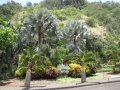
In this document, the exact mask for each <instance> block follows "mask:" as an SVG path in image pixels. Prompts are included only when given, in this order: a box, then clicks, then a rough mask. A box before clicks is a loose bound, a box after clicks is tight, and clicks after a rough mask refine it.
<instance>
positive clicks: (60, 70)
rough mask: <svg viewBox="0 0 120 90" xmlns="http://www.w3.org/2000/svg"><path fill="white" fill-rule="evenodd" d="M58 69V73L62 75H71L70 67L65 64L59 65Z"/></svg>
mask: <svg viewBox="0 0 120 90" xmlns="http://www.w3.org/2000/svg"><path fill="white" fill-rule="evenodd" d="M57 69H58V73H59V74H60V75H67V74H68V73H69V67H68V65H65V64H59V65H58V66H57Z"/></svg>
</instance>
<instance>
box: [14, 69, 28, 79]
mask: <svg viewBox="0 0 120 90" xmlns="http://www.w3.org/2000/svg"><path fill="white" fill-rule="evenodd" d="M27 69H28V67H21V68H18V69H17V70H16V71H15V76H16V77H19V78H24V77H25V75H26V72H27Z"/></svg>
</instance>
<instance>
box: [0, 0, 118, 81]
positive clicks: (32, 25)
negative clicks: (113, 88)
mask: <svg viewBox="0 0 120 90" xmlns="http://www.w3.org/2000/svg"><path fill="white" fill-rule="evenodd" d="M119 16H120V4H119V3H116V2H105V3H102V2H94V3H89V2H87V1H86V0H44V1H42V2H40V3H39V4H38V3H34V4H32V3H31V2H27V3H26V6H21V5H20V4H19V3H17V2H15V1H13V0H12V1H11V2H7V4H3V5H0V62H1V63H0V77H1V78H3V79H4V78H6V76H8V75H12V76H14V75H15V76H17V77H19V78H24V77H25V73H26V71H27V68H28V66H32V72H31V74H32V78H33V79H38V78H56V77H58V76H59V75H68V76H71V77H81V71H82V67H84V68H85V70H86V74H87V75H91V74H93V73H96V71H97V69H96V67H103V66H101V64H102V65H103V64H105V65H106V66H109V67H112V68H113V71H114V72H115V67H116V66H118V65H119V62H120V24H119V23H120V17H119ZM10 22H12V24H11V23H10ZM87 26H88V28H87ZM98 26H99V27H103V29H104V28H105V31H104V30H101V31H99V32H100V35H97V34H94V33H92V32H91V31H90V30H89V29H90V28H95V29H94V32H97V31H98ZM94 63H96V64H94ZM8 71H9V72H8ZM4 74H6V75H4Z"/></svg>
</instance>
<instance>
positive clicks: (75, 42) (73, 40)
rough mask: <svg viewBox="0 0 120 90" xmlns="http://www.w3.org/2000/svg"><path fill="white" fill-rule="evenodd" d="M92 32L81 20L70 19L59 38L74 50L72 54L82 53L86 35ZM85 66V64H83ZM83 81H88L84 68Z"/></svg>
mask: <svg viewBox="0 0 120 90" xmlns="http://www.w3.org/2000/svg"><path fill="white" fill-rule="evenodd" d="M89 35H90V33H89V32H88V31H87V28H86V26H85V25H84V24H83V23H82V22H81V21H79V20H70V21H68V22H67V23H66V24H65V25H64V28H63V30H62V31H61V32H59V39H61V40H63V41H64V45H65V47H66V48H69V49H70V50H71V51H72V54H73V55H74V54H81V53H82V48H81V47H80V46H84V45H85V43H86V42H85V41H86V37H88V36H89ZM83 67H84V66H83ZM81 79H82V80H81V81H82V82H85V81H86V74H85V70H84V68H83V70H82V78H81Z"/></svg>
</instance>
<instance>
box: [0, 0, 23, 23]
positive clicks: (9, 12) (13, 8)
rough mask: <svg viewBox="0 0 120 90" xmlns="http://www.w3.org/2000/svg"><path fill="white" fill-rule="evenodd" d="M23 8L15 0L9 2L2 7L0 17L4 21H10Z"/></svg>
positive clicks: (0, 7)
mask: <svg viewBox="0 0 120 90" xmlns="http://www.w3.org/2000/svg"><path fill="white" fill-rule="evenodd" d="M21 8H22V6H21V4H19V3H17V2H15V1H14V0H11V1H10V2H9V1H8V2H7V3H6V4H3V5H0V17H1V19H3V20H6V21H9V20H10V19H11V17H12V16H13V15H14V14H16V13H17V12H18V11H20V9H21Z"/></svg>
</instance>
